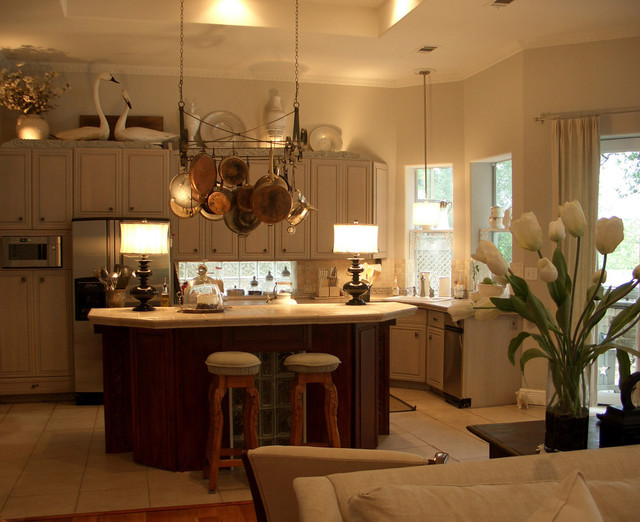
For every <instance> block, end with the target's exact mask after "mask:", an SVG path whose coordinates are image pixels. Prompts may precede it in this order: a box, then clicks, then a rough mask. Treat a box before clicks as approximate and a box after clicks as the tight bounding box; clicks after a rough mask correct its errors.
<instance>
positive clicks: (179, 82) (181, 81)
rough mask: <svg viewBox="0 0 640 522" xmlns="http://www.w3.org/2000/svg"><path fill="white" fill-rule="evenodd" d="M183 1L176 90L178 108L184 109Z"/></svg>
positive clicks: (182, 1) (181, 1)
mask: <svg viewBox="0 0 640 522" xmlns="http://www.w3.org/2000/svg"><path fill="white" fill-rule="evenodd" d="M183 76H184V0H180V80H179V81H178V89H179V91H180V101H179V102H178V107H184V99H183V97H182V85H183V82H184V79H183Z"/></svg>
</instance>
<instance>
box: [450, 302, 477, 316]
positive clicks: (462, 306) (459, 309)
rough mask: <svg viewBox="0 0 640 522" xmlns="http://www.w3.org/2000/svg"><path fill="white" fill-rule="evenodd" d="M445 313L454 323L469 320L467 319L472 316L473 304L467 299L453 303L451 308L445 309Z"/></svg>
mask: <svg viewBox="0 0 640 522" xmlns="http://www.w3.org/2000/svg"><path fill="white" fill-rule="evenodd" d="M447 312H448V313H449V315H450V316H451V319H453V320H454V321H462V320H463V319H469V317H472V316H473V303H472V302H471V301H468V300H467V299H463V300H462V301H455V302H454V303H453V304H452V305H451V306H449V308H447Z"/></svg>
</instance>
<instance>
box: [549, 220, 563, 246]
mask: <svg viewBox="0 0 640 522" xmlns="http://www.w3.org/2000/svg"><path fill="white" fill-rule="evenodd" d="M566 236H567V232H566V230H565V229H564V224H563V223H562V218H558V219H556V220H555V221H551V222H550V223H549V239H550V240H551V241H555V242H556V243H557V242H558V241H562V240H563V239H564V238H565V237H566Z"/></svg>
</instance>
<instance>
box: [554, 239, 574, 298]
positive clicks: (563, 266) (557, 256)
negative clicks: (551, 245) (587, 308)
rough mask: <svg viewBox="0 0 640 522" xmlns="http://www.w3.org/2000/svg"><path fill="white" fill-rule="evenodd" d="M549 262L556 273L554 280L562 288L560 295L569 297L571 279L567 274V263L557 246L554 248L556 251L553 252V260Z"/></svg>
mask: <svg viewBox="0 0 640 522" xmlns="http://www.w3.org/2000/svg"><path fill="white" fill-rule="evenodd" d="M551 262H552V263H553V265H554V266H555V267H556V270H557V271H558V279H556V282H557V284H558V285H559V286H561V287H562V293H563V294H564V295H565V296H567V295H571V278H570V277H569V273H568V272H567V262H566V260H565V258H564V254H563V253H562V250H560V247H559V246H556V249H555V250H554V251H553V258H552V260H551ZM559 292H560V290H559Z"/></svg>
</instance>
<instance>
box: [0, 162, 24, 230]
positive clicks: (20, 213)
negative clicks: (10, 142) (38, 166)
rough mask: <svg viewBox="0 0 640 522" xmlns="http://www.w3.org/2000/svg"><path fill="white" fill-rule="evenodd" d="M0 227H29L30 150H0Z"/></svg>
mask: <svg viewBox="0 0 640 522" xmlns="http://www.w3.org/2000/svg"><path fill="white" fill-rule="evenodd" d="M0 186H2V187H3V188H2V190H0V227H2V228H5V229H7V228H31V151H28V150H6V151H5V150H3V151H0Z"/></svg>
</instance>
